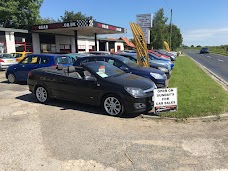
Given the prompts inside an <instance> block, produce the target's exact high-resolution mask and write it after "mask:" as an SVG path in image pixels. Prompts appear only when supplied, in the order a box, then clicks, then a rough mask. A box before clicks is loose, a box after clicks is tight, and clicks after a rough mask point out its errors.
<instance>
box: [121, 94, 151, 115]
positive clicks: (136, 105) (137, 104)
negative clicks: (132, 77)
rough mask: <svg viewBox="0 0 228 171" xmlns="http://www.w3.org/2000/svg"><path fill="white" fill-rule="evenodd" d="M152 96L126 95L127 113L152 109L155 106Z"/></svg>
mask: <svg viewBox="0 0 228 171" xmlns="http://www.w3.org/2000/svg"><path fill="white" fill-rule="evenodd" d="M153 105H154V103H153V101H152V96H149V97H143V98H134V97H130V96H128V97H125V98H124V107H125V111H126V113H142V112H146V111H150V110H152V108H153Z"/></svg>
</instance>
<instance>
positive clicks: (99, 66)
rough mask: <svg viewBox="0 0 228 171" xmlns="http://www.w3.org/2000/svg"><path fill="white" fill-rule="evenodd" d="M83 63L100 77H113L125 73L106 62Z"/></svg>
mask: <svg viewBox="0 0 228 171" xmlns="http://www.w3.org/2000/svg"><path fill="white" fill-rule="evenodd" d="M85 65H86V66H87V67H88V68H89V69H90V70H92V71H93V72H94V73H96V74H97V75H99V76H100V77H102V78H107V77H113V76H117V75H121V74H124V73H125V72H123V71H122V70H120V69H119V68H117V67H115V66H113V65H110V64H108V63H106V62H88V63H86V64H85Z"/></svg>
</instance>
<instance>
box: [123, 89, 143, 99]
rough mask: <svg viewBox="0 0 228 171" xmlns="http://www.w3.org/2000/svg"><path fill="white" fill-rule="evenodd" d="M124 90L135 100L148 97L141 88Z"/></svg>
mask: <svg viewBox="0 0 228 171" xmlns="http://www.w3.org/2000/svg"><path fill="white" fill-rule="evenodd" d="M124 88H125V90H126V91H127V92H128V93H129V94H130V95H132V96H133V97H135V98H137V97H144V96H146V93H144V92H143V90H142V89H141V88H135V87H124Z"/></svg>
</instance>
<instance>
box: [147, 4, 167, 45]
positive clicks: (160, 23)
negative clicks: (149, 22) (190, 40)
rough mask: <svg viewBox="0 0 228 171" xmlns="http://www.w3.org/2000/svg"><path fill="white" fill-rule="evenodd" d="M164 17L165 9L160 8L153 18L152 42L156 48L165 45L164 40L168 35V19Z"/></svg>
mask: <svg viewBox="0 0 228 171" xmlns="http://www.w3.org/2000/svg"><path fill="white" fill-rule="evenodd" d="M167 20H168V19H167V18H166V17H164V9H163V8H161V9H159V10H158V11H157V12H156V13H155V15H154V19H153V26H152V29H151V44H152V46H153V48H154V49H161V48H163V46H164V40H165V39H166V38H167V37H168V34H167V31H166V21H167Z"/></svg>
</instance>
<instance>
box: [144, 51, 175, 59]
mask: <svg viewBox="0 0 228 171" xmlns="http://www.w3.org/2000/svg"><path fill="white" fill-rule="evenodd" d="M148 52H149V53H152V54H154V55H155V56H157V57H159V58H166V59H170V57H169V56H166V55H164V54H160V53H158V52H155V51H153V50H148ZM170 60H171V59H170Z"/></svg>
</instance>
